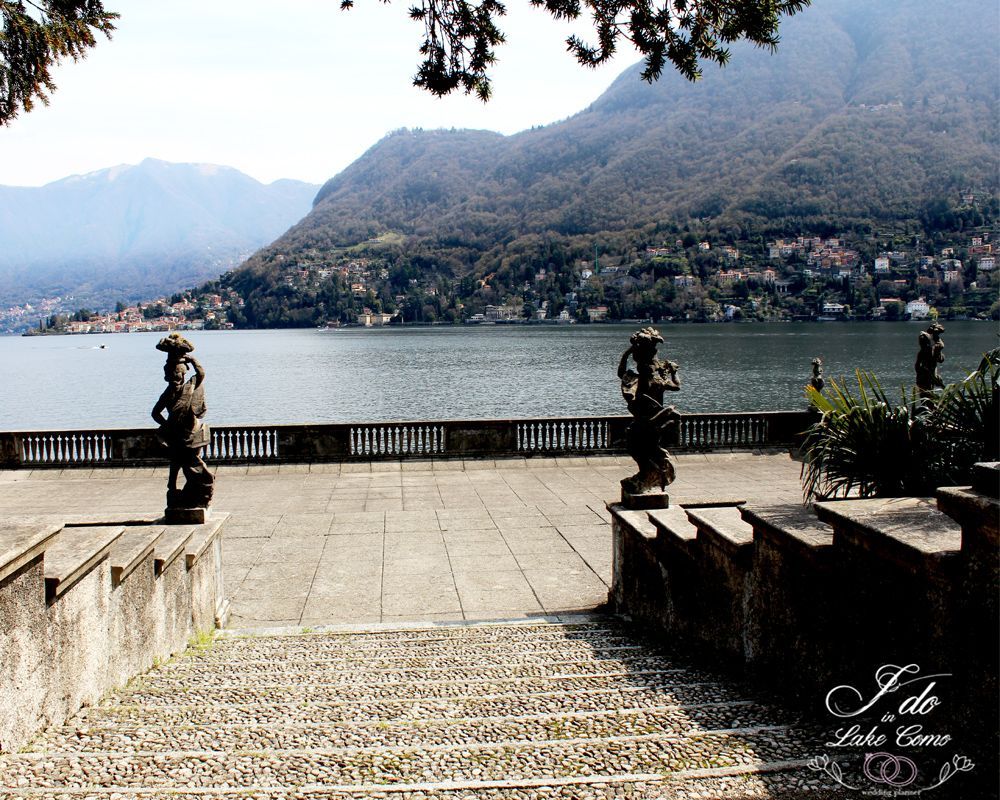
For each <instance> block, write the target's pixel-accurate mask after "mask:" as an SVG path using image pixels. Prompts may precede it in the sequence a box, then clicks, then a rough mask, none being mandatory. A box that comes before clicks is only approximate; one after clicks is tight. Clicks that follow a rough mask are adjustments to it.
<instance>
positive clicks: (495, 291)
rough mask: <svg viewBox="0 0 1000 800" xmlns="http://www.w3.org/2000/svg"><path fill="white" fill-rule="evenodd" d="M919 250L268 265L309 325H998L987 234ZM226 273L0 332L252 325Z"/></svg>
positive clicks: (57, 311)
mask: <svg viewBox="0 0 1000 800" xmlns="http://www.w3.org/2000/svg"><path fill="white" fill-rule="evenodd" d="M380 243H381V242H380V240H373V242H372V244H373V245H378V244H380ZM928 249H929V248H927V247H924V246H921V243H920V242H919V240H917V241H915V242H914V243H913V244H911V245H910V246H904V245H900V244H898V243H894V244H893V245H892V246H891V247H886V248H881V247H876V246H873V242H872V241H870V240H866V241H864V242H856V241H852V240H851V239H850V238H849V237H846V236H833V237H825V238H824V237H818V236H814V237H809V236H798V237H794V238H776V239H774V240H770V241H766V242H764V243H763V244H762V245H761V244H759V243H758V244H757V245H756V246H754V245H751V244H747V243H736V244H730V243H714V242H712V241H711V240H709V239H700V238H697V237H691V236H690V234H687V235H686V236H685V237H682V238H678V239H676V240H674V241H672V242H670V243H665V244H657V245H649V246H647V247H645V248H644V249H638V248H633V249H632V250H631V251H630V252H627V253H614V252H605V253H597V254H596V255H595V256H594V258H593V259H589V258H588V259H582V258H577V259H574V260H570V261H569V262H568V263H565V264H562V265H553V264H549V265H548V266H545V267H535V266H530V267H525V268H520V269H517V268H514V269H508V270H507V271H506V272H505V273H504V274H498V273H491V274H487V275H485V276H484V277H482V278H480V279H477V280H472V279H471V278H469V277H466V278H465V279H462V280H461V281H454V280H449V279H448V278H446V277H444V276H442V275H441V273H440V272H439V271H436V270H433V269H432V270H424V271H423V272H421V271H418V270H415V269H413V268H412V267H403V266H401V265H400V261H399V259H398V258H397V259H394V258H392V257H391V256H386V255H384V254H379V252H378V249H377V247H374V248H373V249H372V250H371V251H369V253H370V254H368V255H364V256H358V255H356V254H351V255H350V256H347V257H343V256H340V257H338V256H337V255H334V256H333V257H331V256H330V255H329V254H324V253H319V252H308V253H305V254H302V255H301V256H300V257H299V258H298V259H297V260H296V261H295V262H294V263H291V262H290V261H286V260H285V259H284V257H282V256H278V257H277V259H276V261H277V262H278V263H277V266H278V267H279V268H280V275H281V283H282V287H283V291H284V292H285V293H287V294H289V295H290V296H292V297H296V298H301V299H302V301H303V302H308V301H309V299H310V298H311V302H312V303H313V305H314V306H315V307H316V310H317V311H318V312H319V313H318V314H317V313H315V312H314V316H313V317H310V318H309V319H310V321H313V320H315V324H317V325H318V326H319V327H362V328H372V327H382V326H386V325H398V324H444V323H464V324H481V325H489V324H527V323H549V324H560V323H561V324H572V323H598V322H612V321H623V320H636V319H656V320H659V321H674V322H685V321H693V322H725V321H739V320H774V321H781V320H820V321H826V320H848V319H855V320H889V321H892V320H905V319H914V320H920V319H926V318H928V317H931V316H938V315H940V316H942V317H945V318H980V319H985V318H989V317H992V318H994V319H996V318H997V317H998V316H1000V313H998V312H1000V305H998V302H997V297H998V277H1000V273H998V270H997V257H998V253H997V250H998V249H1000V247H998V238H997V234H996V232H995V231H993V230H990V229H983V230H977V231H975V232H973V233H971V234H969V235H965V236H961V237H954V240H953V241H952V242H951V243H949V244H947V245H945V246H942V247H939V248H937V249H936V250H935V251H934V252H933V253H928V252H926V251H927V250H928ZM595 250H596V248H595ZM231 276H232V274H229V275H227V276H223V278H222V280H220V281H218V282H212V283H211V284H208V285H206V286H204V287H202V288H201V289H199V290H189V291H185V292H180V293H177V294H175V295H173V296H171V297H170V298H167V297H160V298H155V299H152V300H150V301H148V302H144V303H135V304H131V305H125V304H124V303H118V304H117V306H116V308H115V309H114V310H104V311H98V312H95V311H90V310H88V309H82V308H80V309H75V310H71V309H72V298H62V297H54V298H47V299H44V300H42V301H40V302H38V303H36V304H25V305H23V306H15V307H11V308H7V309H3V310H0V330H2V331H3V332H6V333H15V332H22V333H27V334H29V335H31V334H51V333H60V334H85V333H133V332H138V331H173V330H181V331H183V330H203V329H207V330H225V329H230V328H234V327H254V326H255V325H254V321H253V320H249V319H248V318H247V315H246V310H245V306H246V300H245V299H244V297H243V296H242V295H241V293H240V291H239V289H238V288H236V286H235V285H234V282H232V281H231ZM512 276H516V277H513V278H512ZM324 309H325V310H326V312H327V313H326V314H325V316H324V315H323V313H322V312H323V311H324ZM293 324H298V325H299V326H301V323H293Z"/></svg>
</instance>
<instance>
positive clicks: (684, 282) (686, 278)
mask: <svg viewBox="0 0 1000 800" xmlns="http://www.w3.org/2000/svg"><path fill="white" fill-rule="evenodd" d="M696 280H697V278H695V277H694V275H674V286H677V287H678V288H683V287H687V286H694V284H695V281H696Z"/></svg>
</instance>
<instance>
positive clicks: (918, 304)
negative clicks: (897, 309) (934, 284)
mask: <svg viewBox="0 0 1000 800" xmlns="http://www.w3.org/2000/svg"><path fill="white" fill-rule="evenodd" d="M906 314H907V316H909V318H910V319H927V318H928V317H929V316H930V315H931V307H930V306H929V305H928V304H927V301H926V300H925V299H924V298H922V297H921V298H920V299H918V300H911V301H910V302H909V303H907V304H906Z"/></svg>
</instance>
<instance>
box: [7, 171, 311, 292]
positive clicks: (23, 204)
mask: <svg viewBox="0 0 1000 800" xmlns="http://www.w3.org/2000/svg"><path fill="white" fill-rule="evenodd" d="M317 188H318V187H316V186H314V185H312V184H308V183H304V182H301V181H291V180H285V181H277V182H275V183H273V184H271V185H270V186H267V185H264V184H262V183H260V182H259V181H257V180H256V179H254V178H251V177H250V176H248V175H245V174H243V173H242V172H240V171H239V170H236V169H234V168H232V167H226V166H219V165H215V164H174V163H171V162H169V161H163V160H161V159H155V158H146V159H144V160H143V161H141V162H140V163H139V164H119V165H117V166H114V167H108V168H105V169H100V170H95V171H93V172H90V173H87V174H84V175H73V176H70V177H68V178H64V179H62V180H58V181H54V182H52V183H49V184H46V185H45V186H42V187H9V186H0V242H3V247H2V248H0V305H6V304H15V303H18V304H19V303H23V302H25V301H26V300H30V299H33V298H40V297H52V296H55V295H76V296H78V297H82V298H86V302H87V303H88V304H90V305H96V306H101V305H104V306H107V305H113V304H114V302H115V301H116V300H118V299H123V300H127V299H148V298H149V297H151V296H154V295H156V294H161V293H169V292H174V291H177V290H178V289H182V288H187V287H188V286H191V285H193V284H195V283H198V282H201V281H204V280H206V279H209V278H213V277H216V276H218V275H219V273H220V272H222V271H224V270H226V269H227V268H229V267H232V266H234V265H236V264H237V263H239V261H240V260H241V259H243V258H245V257H246V256H247V255H248V254H249V253H251V252H253V251H254V250H255V249H256V248H258V247H260V246H261V245H263V244H265V243H266V242H268V241H270V240H271V239H273V238H274V237H275V236H277V235H278V234H280V233H281V232H282V231H284V230H285V229H286V228H287V227H288V226H289V225H291V224H292V223H294V222H295V221H297V220H298V219H300V218H301V217H302V215H303V214H305V213H306V211H308V209H309V207H310V201H311V200H312V198H313V196H314V195H315V193H316V189H317Z"/></svg>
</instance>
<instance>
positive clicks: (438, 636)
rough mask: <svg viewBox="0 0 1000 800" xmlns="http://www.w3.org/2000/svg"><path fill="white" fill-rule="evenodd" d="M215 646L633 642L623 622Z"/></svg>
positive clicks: (290, 637)
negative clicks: (612, 640)
mask: <svg viewBox="0 0 1000 800" xmlns="http://www.w3.org/2000/svg"><path fill="white" fill-rule="evenodd" d="M222 633H223V635H222V636H220V637H218V639H217V640H216V642H215V649H217V651H218V652H219V653H229V652H242V651H247V650H250V651H257V652H269V651H274V650H281V651H285V650H296V649H301V650H310V651H312V650H316V651H319V650H325V649H337V648H340V649H343V650H351V651H359V650H360V651H364V650H365V649H366V648H376V649H377V648H379V647H385V646H390V647H394V648H403V647H411V648H415V647H420V648H422V647H425V646H427V645H447V644H453V643H463V644H464V643H476V642H481V643H483V644H487V645H494V644H502V643H507V642H510V643H519V642H527V643H532V644H534V643H538V642H591V641H593V642H603V641H604V640H606V639H617V640H623V641H624V640H630V639H631V632H630V631H629V629H628V627H627V626H626V625H624V624H622V623H621V622H620V621H616V620H612V619H610V618H609V619H607V620H606V621H603V620H602V621H601V622H595V623H580V624H573V625H558V624H553V623H539V624H531V623H529V624H516V623H515V624H511V623H500V624H483V623H475V624H456V625H441V626H435V627H431V628H402V629H390V630H381V629H377V628H376V629H373V630H356V631H319V632H310V631H308V630H302V629H299V630H294V631H289V632H288V633H284V632H282V633H280V634H272V633H270V632H266V631H265V632H261V633H258V632H254V631H249V632H243V631H224V632H222Z"/></svg>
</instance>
